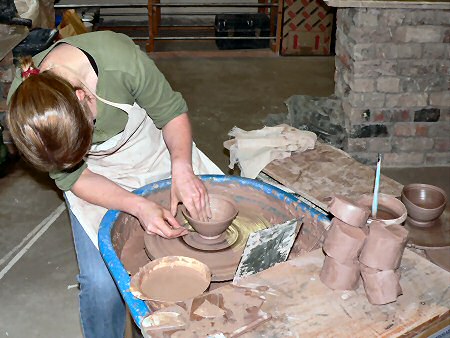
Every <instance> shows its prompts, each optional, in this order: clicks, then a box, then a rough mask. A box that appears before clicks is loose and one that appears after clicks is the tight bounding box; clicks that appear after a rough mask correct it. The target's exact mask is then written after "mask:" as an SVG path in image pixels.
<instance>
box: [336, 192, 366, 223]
mask: <svg viewBox="0 0 450 338" xmlns="http://www.w3.org/2000/svg"><path fill="white" fill-rule="evenodd" d="M328 211H329V212H330V213H331V214H333V216H335V217H337V218H339V219H340V220H341V221H343V222H345V223H347V224H349V225H352V226H354V227H362V226H364V225H365V224H366V222H367V218H368V217H369V214H370V211H369V210H368V209H367V207H365V206H362V205H358V204H356V203H354V202H353V201H351V200H349V199H348V198H346V197H344V196H340V195H336V196H334V197H333V199H332V200H331V202H330V203H329V204H328Z"/></svg>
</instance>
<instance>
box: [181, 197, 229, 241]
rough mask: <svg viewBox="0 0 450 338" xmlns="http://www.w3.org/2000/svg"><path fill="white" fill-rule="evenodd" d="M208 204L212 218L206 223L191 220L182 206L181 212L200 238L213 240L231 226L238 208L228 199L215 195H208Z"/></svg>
mask: <svg viewBox="0 0 450 338" xmlns="http://www.w3.org/2000/svg"><path fill="white" fill-rule="evenodd" d="M209 204H210V207H211V214H212V217H211V218H210V219H209V220H208V221H200V220H196V219H193V218H192V217H191V215H190V213H189V211H188V210H187V209H186V207H185V206H184V205H183V206H182V207H181V212H182V213H183V215H184V217H186V219H187V221H188V222H189V224H190V225H191V226H192V227H193V228H194V230H195V231H196V232H197V233H198V234H199V235H200V236H201V237H203V238H205V239H214V238H217V237H219V236H220V235H221V234H222V233H223V232H224V231H225V230H227V228H228V227H229V226H230V225H231V223H232V222H233V220H234V219H235V218H236V216H237V214H238V208H237V206H236V204H235V203H234V202H233V201H232V200H231V199H230V198H227V197H225V196H221V195H216V194H209Z"/></svg>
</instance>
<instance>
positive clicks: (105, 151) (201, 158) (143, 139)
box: [65, 98, 223, 248]
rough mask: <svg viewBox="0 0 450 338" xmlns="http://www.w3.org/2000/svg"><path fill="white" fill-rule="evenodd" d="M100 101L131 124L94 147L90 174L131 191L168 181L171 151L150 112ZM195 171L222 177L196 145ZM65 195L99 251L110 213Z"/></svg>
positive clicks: (92, 148) (197, 173)
mask: <svg viewBox="0 0 450 338" xmlns="http://www.w3.org/2000/svg"><path fill="white" fill-rule="evenodd" d="M99 99H100V100H101V101H103V102H105V103H106V104H109V105H111V106H114V107H116V108H119V109H122V110H123V111H125V112H126V113H127V114H128V122H127V124H126V126H125V129H124V131H123V132H121V133H120V134H118V135H116V136H114V137H112V138H111V139H109V140H107V141H105V142H103V143H101V144H97V145H92V147H91V149H90V150H89V153H88V154H87V157H86V159H85V160H86V163H87V165H88V168H89V170H91V171H92V172H94V173H97V174H100V175H102V176H104V177H107V178H108V179H110V180H111V181H113V182H115V183H117V184H118V185H120V186H121V187H123V188H125V189H127V190H128V191H131V190H133V189H137V188H140V187H142V186H144V185H146V184H149V183H151V182H156V181H159V180H162V179H166V178H169V177H170V176H171V160H170V154H169V150H168V149H167V146H166V144H165V142H164V139H163V136H162V131H161V130H160V129H158V128H156V126H155V125H154V123H153V121H152V120H151V118H150V117H149V116H148V115H147V112H146V111H145V110H144V109H143V108H141V107H139V105H138V104H136V103H135V104H134V105H133V106H131V105H129V104H120V103H114V102H110V101H107V100H104V99H101V98H99ZM192 167H193V169H194V173H195V174H196V175H202V174H218V175H223V172H222V171H221V170H220V169H219V168H218V167H217V166H216V165H215V164H214V163H213V162H212V161H211V160H210V159H209V158H208V157H207V156H206V155H205V154H203V153H202V152H201V151H200V150H199V149H197V147H196V146H195V144H193V145H192ZM93 189H95V187H94V188H93ZM65 195H66V199H67V201H68V203H69V207H70V209H71V211H72V212H73V213H74V215H75V216H76V217H77V219H78V221H79V222H80V223H81V225H82V226H83V229H84V230H85V231H86V233H87V234H88V236H89V238H90V239H91V240H92V242H93V243H94V244H95V246H96V247H97V248H98V229H99V226H100V222H101V220H102V218H103V216H104V215H105V213H106V212H107V209H105V208H103V207H100V206H97V205H94V204H91V203H88V202H86V201H84V200H82V199H80V198H78V197H77V196H75V195H74V194H73V193H72V192H71V191H67V192H66V193H65Z"/></svg>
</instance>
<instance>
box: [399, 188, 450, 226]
mask: <svg viewBox="0 0 450 338" xmlns="http://www.w3.org/2000/svg"><path fill="white" fill-rule="evenodd" d="M402 202H403V203H404V204H405V206H406V209H407V210H408V223H410V224H412V225H415V226H418V227H429V226H432V225H433V224H434V223H435V221H436V220H437V219H438V218H439V217H440V216H441V215H442V213H443V212H444V209H445V205H446V204H447V195H446V193H445V191H444V190H442V189H441V188H439V187H436V186H434V185H430V184H419V183H413V184H408V185H406V186H404V187H403V190H402Z"/></svg>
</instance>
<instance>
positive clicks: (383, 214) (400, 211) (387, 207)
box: [358, 194, 406, 225]
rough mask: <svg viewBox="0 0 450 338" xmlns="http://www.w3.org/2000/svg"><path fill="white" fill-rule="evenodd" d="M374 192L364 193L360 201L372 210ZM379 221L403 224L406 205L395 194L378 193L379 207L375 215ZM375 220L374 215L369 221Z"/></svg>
mask: <svg viewBox="0 0 450 338" xmlns="http://www.w3.org/2000/svg"><path fill="white" fill-rule="evenodd" d="M372 202H373V194H367V195H363V196H362V197H361V198H360V199H359V200H358V203H359V204H361V205H364V206H365V207H367V208H369V210H372ZM375 219H376V220H377V221H380V222H382V223H384V224H385V225H392V224H402V223H403V222H404V221H405V219H406V207H405V205H404V204H403V203H402V202H401V201H400V200H399V199H397V198H396V197H395V196H392V195H387V194H378V208H377V215H376V217H375ZM372 220H374V218H373V217H372V215H370V216H369V221H372Z"/></svg>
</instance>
